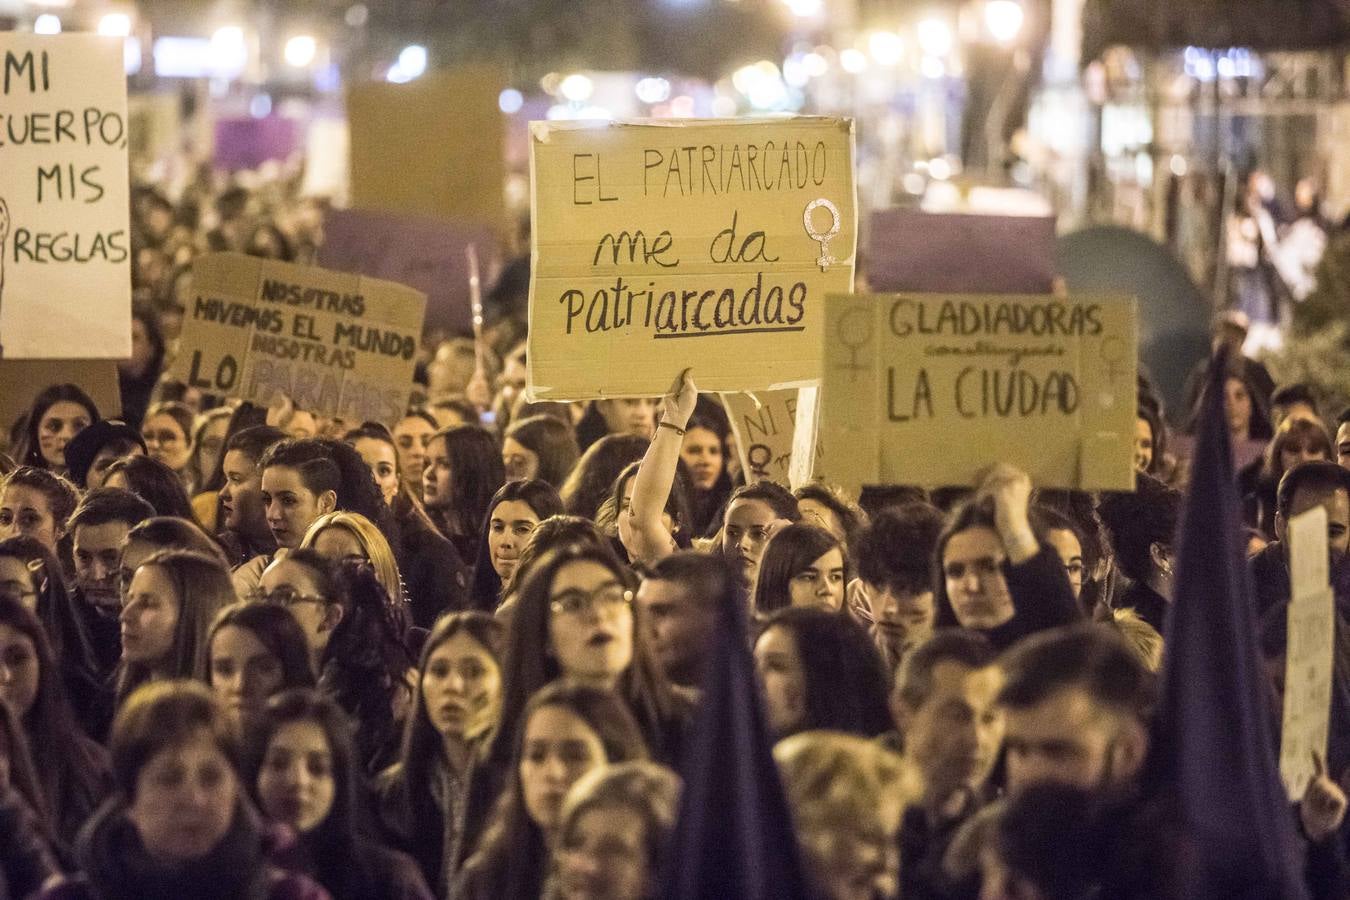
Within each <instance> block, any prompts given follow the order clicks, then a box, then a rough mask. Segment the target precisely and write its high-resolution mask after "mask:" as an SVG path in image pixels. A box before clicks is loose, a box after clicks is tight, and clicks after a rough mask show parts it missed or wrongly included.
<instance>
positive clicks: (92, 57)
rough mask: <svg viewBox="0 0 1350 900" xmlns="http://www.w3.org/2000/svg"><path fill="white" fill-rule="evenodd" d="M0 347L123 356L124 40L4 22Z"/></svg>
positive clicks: (16, 354) (13, 353)
mask: <svg viewBox="0 0 1350 900" xmlns="http://www.w3.org/2000/svg"><path fill="white" fill-rule="evenodd" d="M0 119H3V125H4V128H3V131H0V355H3V356H4V357H5V358H7V359H60V358H67V359H70V358H78V359H92V358H110V359H120V358H125V357H127V356H130V355H131V238H130V230H129V225H128V215H129V199H128V198H129V191H128V187H127V81H126V75H125V73H124V69H123V60H122V41H121V40H120V39H115V38H107V37H99V36H97V35H85V34H71V35H67V34H62V35H32V34H20V33H17V32H13V31H10V32H0Z"/></svg>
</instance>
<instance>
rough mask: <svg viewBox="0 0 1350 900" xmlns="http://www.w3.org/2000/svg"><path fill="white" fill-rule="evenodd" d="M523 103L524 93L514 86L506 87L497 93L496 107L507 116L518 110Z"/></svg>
mask: <svg viewBox="0 0 1350 900" xmlns="http://www.w3.org/2000/svg"><path fill="white" fill-rule="evenodd" d="M524 105H525V95H524V94H522V93H521V92H520V91H518V90H516V89H515V88H507V89H506V90H504V91H502V92H501V93H500V94H498V95H497V108H498V109H500V110H501V111H502V112H504V113H506V114H507V115H508V116H513V115H515V114H516V113H518V112H520V108H521V107H522V106H524Z"/></svg>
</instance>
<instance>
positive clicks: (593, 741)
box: [452, 681, 647, 900]
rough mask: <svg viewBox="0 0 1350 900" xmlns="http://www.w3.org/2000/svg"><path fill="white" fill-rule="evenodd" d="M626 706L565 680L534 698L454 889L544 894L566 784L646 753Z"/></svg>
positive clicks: (479, 894)
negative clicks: (502, 787)
mask: <svg viewBox="0 0 1350 900" xmlns="http://www.w3.org/2000/svg"><path fill="white" fill-rule="evenodd" d="M625 706H626V705H625V704H624V703H623V702H622V701H620V700H619V699H618V698H617V697H615V696H614V694H612V693H611V692H609V691H606V690H603V689H600V688H596V687H592V686H590V685H583V684H576V683H570V682H567V681H559V682H556V683H554V684H550V685H548V686H547V687H545V688H544V689H543V690H541V691H539V692H538V693H537V694H535V695H534V696H533V697H532V698H530V702H529V703H528V704H527V705H526V706H525V708H524V710H523V711H522V713H521V717H520V727H519V728H518V729H517V730H516V731H515V734H514V735H513V736H512V746H511V755H510V759H509V763H508V773H509V774H508V779H507V784H506V788H505V790H504V791H503V792H502V794H501V798H500V800H499V802H498V803H497V805H496V808H495V810H494V812H493V815H492V820H491V822H489V824H488V827H487V830H486V831H485V832H484V833H483V839H482V841H481V842H480V843H479V844H478V845H477V849H476V850H475V852H474V854H473V855H472V856H471V857H470V858H469V860H468V862H467V863H465V865H464V872H463V874H461V875H460V877H459V880H458V881H457V883H456V890H455V891H454V892H453V894H452V895H453V896H455V897H457V898H460V900H499V898H503V897H512V898H515V897H519V898H532V897H538V896H539V895H540V893H541V891H542V890H543V887H544V881H545V878H546V877H547V872H548V862H549V847H550V845H551V844H552V843H553V840H554V837H555V835H556V832H557V829H558V824H559V822H560V820H561V817H562V805H563V800H564V799H566V797H567V792H568V790H569V789H570V788H571V787H572V785H574V784H576V782H577V781H578V780H579V779H580V778H581V777H582V776H583V775H585V774H586V773H587V772H590V771H592V770H593V769H596V768H598V767H600V766H603V765H605V764H607V763H619V762H628V761H630V760H640V759H646V758H647V748H646V747H645V745H644V744H643V741H642V733H641V732H640V731H639V730H638V727H637V723H636V722H634V721H633V717H632V715H630V714H629V712H628V710H627V709H626V708H625Z"/></svg>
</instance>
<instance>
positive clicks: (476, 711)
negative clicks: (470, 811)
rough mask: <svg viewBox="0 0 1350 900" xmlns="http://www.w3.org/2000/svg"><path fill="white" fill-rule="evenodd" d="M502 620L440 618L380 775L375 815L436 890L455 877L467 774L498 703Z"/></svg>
mask: <svg viewBox="0 0 1350 900" xmlns="http://www.w3.org/2000/svg"><path fill="white" fill-rule="evenodd" d="M501 633H502V627H501V624H500V623H499V622H498V621H497V620H496V619H494V618H492V617H491V616H489V615H487V614H486V613H481V612H459V613H451V614H450V615H447V616H442V617H441V618H440V619H439V620H438V621H437V622H436V625H435V627H434V628H432V630H431V634H430V636H429V637H428V638H427V641H426V644H425V645H423V647H422V661H421V665H420V666H419V667H418V670H417V689H416V692H415V696H414V700H413V709H412V712H411V714H410V715H409V716H408V720H407V722H406V723H405V724H404V728H403V744H402V747H401V748H400V751H399V759H398V762H396V763H394V765H392V766H390V767H389V768H388V769H386V770H385V771H384V772H383V773H381V774H380V777H379V780H378V784H377V791H378V796H379V802H378V807H379V814H380V821H381V824H382V825H383V827H384V830H385V831H386V832H387V833H388V834H389V835H390V836H391V838H392V839H393V842H394V844H395V846H397V847H399V848H400V849H402V850H404V851H405V852H407V853H409V854H410V855H411V856H412V857H413V858H414V859H415V860H417V863H418V865H420V866H421V868H422V875H423V876H424V877H425V878H426V881H427V884H429V885H431V886H432V887H433V888H434V889H435V891H436V894H437V896H445V895H446V892H447V891H448V890H449V888H450V885H451V884H452V883H453V881H454V876H455V874H456V872H457V871H458V870H457V866H458V861H459V859H460V857H461V852H460V851H461V846H462V838H463V834H464V804H465V796H466V790H467V787H468V781H469V774H470V772H471V771H472V769H473V766H474V764H475V763H476V762H477V761H478V760H479V759H480V758H481V756H482V752H483V748H484V746H485V745H486V741H487V739H488V737H489V736H490V735H491V734H492V731H493V729H494V728H496V727H497V721H498V717H499V716H500V714H501V707H502V670H501Z"/></svg>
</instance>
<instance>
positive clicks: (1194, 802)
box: [1147, 353, 1306, 900]
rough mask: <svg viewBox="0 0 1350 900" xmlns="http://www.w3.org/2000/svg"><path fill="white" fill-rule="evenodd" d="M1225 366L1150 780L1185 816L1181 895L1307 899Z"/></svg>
mask: <svg viewBox="0 0 1350 900" xmlns="http://www.w3.org/2000/svg"><path fill="white" fill-rule="evenodd" d="M1227 362H1228V360H1227V358H1226V356H1225V355H1222V353H1221V355H1220V356H1218V357H1217V358H1216V359H1215V360H1214V361H1213V363H1212V364H1211V365H1210V367H1209V373H1210V374H1209V381H1208V387H1207V389H1206V392H1205V398H1204V401H1203V407H1202V412H1201V415H1200V420H1199V423H1198V425H1199V430H1198V436H1197V440H1196V443H1195V451H1194V455H1193V459H1192V465H1191V485H1190V494H1189V496H1188V497H1187V500H1186V512H1185V515H1184V516H1183V518H1182V526H1181V533H1180V535H1179V537H1178V552H1179V561H1178V565H1177V573H1176V581H1175V587H1174V591H1173V596H1174V598H1175V602H1174V603H1173V605H1172V608H1171V610H1170V611H1169V614H1168V618H1167V626H1166V631H1167V641H1166V654H1165V658H1164V661H1163V672H1162V696H1161V702H1160V704H1159V710H1158V717H1157V722H1156V724H1155V729H1154V742H1153V749H1152V752H1151V754H1150V758H1149V762H1148V769H1147V777H1148V781H1149V784H1150V787H1151V789H1152V793H1153V794H1154V795H1155V796H1159V797H1162V798H1165V799H1167V800H1169V801H1171V802H1174V803H1175V805H1176V808H1177V810H1178V813H1179V821H1178V822H1177V823H1176V824H1177V826H1178V828H1179V834H1180V838H1181V842H1182V844H1183V845H1184V846H1183V847H1182V848H1181V857H1182V860H1183V863H1184V864H1183V865H1182V871H1179V872H1177V873H1175V874H1176V875H1177V876H1178V877H1179V878H1180V879H1181V885H1180V887H1181V896H1184V897H1186V898H1187V900H1273V898H1280V900H1303V898H1305V897H1306V891H1305V888H1304V884H1303V879H1302V875H1301V871H1302V863H1301V859H1300V848H1299V844H1298V838H1297V833H1296V832H1295V829H1294V820H1293V815H1292V811H1291V807H1290V805H1289V801H1288V799H1287V797H1286V795H1285V791H1284V787H1283V785H1282V784H1281V782H1280V775H1279V768H1278V766H1277V764H1276V760H1275V754H1274V739H1273V733H1272V732H1273V723H1272V722H1271V720H1270V718H1269V717H1270V706H1269V704H1268V703H1267V697H1268V696H1269V695H1268V693H1267V692H1268V690H1269V689H1268V687H1267V686H1266V684H1265V678H1266V675H1265V673H1264V671H1263V670H1262V666H1261V657H1260V653H1259V649H1258V647H1259V645H1258V642H1257V623H1256V607H1255V604H1254V601H1253V596H1252V589H1251V584H1250V580H1249V575H1248V571H1247V564H1246V559H1245V558H1244V555H1243V552H1242V545H1243V538H1242V528H1241V524H1242V515H1241V505H1240V503H1239V501H1238V496H1237V491H1236V488H1235V486H1234V480H1233V457H1232V452H1231V449H1230V446H1229V439H1228V424H1227V420H1226V418H1225V416H1224V400H1223V395H1224V379H1225V375H1226V373H1227V371H1228V365H1227Z"/></svg>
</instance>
